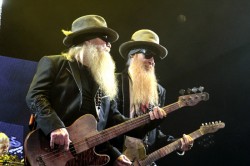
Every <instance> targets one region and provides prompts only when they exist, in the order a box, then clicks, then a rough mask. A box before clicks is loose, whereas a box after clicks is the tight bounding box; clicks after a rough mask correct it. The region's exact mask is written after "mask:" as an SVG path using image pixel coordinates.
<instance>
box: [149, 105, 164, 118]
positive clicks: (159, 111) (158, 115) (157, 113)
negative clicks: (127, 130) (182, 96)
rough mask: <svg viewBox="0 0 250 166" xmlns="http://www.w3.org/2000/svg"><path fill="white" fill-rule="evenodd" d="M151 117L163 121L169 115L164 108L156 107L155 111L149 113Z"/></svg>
mask: <svg viewBox="0 0 250 166" xmlns="http://www.w3.org/2000/svg"><path fill="white" fill-rule="evenodd" d="M149 115H150V119H151V120H154V119H162V118H164V117H166V116H167V113H166V112H165V111H164V110H163V109H162V108H159V107H154V108H153V111H150V112H149Z"/></svg>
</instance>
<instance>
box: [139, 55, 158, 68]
mask: <svg viewBox="0 0 250 166" xmlns="http://www.w3.org/2000/svg"><path fill="white" fill-rule="evenodd" d="M137 60H139V61H141V63H142V64H143V67H144V69H145V70H146V71H150V70H152V69H153V68H154V66H155V62H154V57H151V58H146V57H145V55H144V54H143V53H137Z"/></svg>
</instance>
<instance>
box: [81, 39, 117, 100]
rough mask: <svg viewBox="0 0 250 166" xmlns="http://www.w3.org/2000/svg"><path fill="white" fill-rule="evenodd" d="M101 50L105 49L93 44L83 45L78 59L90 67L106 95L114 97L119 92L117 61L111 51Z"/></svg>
mask: <svg viewBox="0 0 250 166" xmlns="http://www.w3.org/2000/svg"><path fill="white" fill-rule="evenodd" d="M101 50H103V49H102V48H100V47H98V46H94V45H92V44H86V45H83V47H82V51H81V52H80V53H79V54H78V55H77V56H76V59H77V60H78V61H79V62H80V63H82V64H85V65H87V66H88V67H89V69H90V71H91V73H92V75H93V78H94V80H95V81H96V82H97V84H98V85H99V86H100V88H101V89H102V90H103V92H104V93H105V95H107V96H109V97H110V99H114V98H115V97H116V95H117V92H118V90H117V89H118V87H117V79H116V77H115V69H116V67H115V62H114V60H113V59H112V57H111V55H110V53H108V52H106V51H101Z"/></svg>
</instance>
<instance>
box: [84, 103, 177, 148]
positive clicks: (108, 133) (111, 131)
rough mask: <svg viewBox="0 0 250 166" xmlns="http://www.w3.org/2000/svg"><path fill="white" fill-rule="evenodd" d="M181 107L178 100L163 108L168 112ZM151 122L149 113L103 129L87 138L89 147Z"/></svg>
mask: <svg viewBox="0 0 250 166" xmlns="http://www.w3.org/2000/svg"><path fill="white" fill-rule="evenodd" d="M178 108H180V105H179V103H178V102H175V103H173V104H170V105H168V106H165V107H163V108H162V109H163V110H164V111H165V112H166V113H167V114H168V113H170V112H173V111H174V110H176V109H178ZM149 122H150V115H149V113H147V114H144V115H141V116H139V117H136V118H133V119H131V120H128V121H126V122H124V123H121V124H119V125H116V126H114V127H111V128H108V129H106V130H103V131H101V132H99V133H98V134H97V135H94V136H91V137H88V138H87V139H86V140H87V142H88V145H89V147H95V146H97V145H99V144H101V143H104V142H106V141H108V140H110V139H112V138H115V137H116V136H119V135H121V134H124V133H126V132H128V131H130V130H132V129H135V128H137V127H139V126H142V125H145V124H147V123H149Z"/></svg>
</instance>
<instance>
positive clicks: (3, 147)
mask: <svg viewBox="0 0 250 166" xmlns="http://www.w3.org/2000/svg"><path fill="white" fill-rule="evenodd" d="M8 150H9V142H7V141H4V142H2V143H0V155H2V154H4V153H7V152H8Z"/></svg>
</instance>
